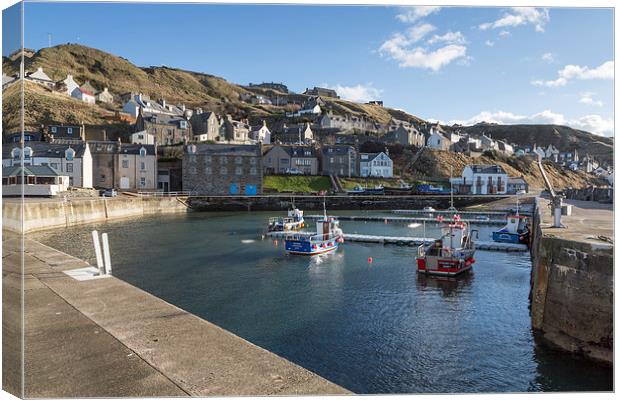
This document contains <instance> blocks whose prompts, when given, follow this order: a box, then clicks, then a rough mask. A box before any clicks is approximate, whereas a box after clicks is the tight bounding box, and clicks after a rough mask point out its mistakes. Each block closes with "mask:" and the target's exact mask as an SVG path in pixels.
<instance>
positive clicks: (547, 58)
mask: <svg viewBox="0 0 620 400" xmlns="http://www.w3.org/2000/svg"><path fill="white" fill-rule="evenodd" d="M540 58H541V59H542V60H543V61H544V62H546V63H549V64H551V63H553V62H554V61H555V57H553V54H551V53H545V54H543V55H542V56H541V57H540Z"/></svg>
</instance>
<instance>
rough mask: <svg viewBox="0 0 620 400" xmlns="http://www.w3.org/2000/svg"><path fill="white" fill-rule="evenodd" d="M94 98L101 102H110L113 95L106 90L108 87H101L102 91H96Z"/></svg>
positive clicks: (112, 99)
mask: <svg viewBox="0 0 620 400" xmlns="http://www.w3.org/2000/svg"><path fill="white" fill-rule="evenodd" d="M95 99H96V100H97V101H99V102H101V103H112V102H113V101H114V96H112V93H110V92H108V88H107V87H106V88H103V91H102V92H99V93H97V95H96V96H95Z"/></svg>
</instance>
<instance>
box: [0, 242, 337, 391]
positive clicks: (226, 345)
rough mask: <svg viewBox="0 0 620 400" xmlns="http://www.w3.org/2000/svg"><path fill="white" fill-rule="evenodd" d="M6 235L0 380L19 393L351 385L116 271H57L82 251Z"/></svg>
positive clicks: (74, 264) (75, 262)
mask: <svg viewBox="0 0 620 400" xmlns="http://www.w3.org/2000/svg"><path fill="white" fill-rule="evenodd" d="M3 236H4V238H3V291H4V294H5V296H4V297H5V298H4V299H3V300H4V301H3V334H4V340H3V362H4V368H3V389H4V390H6V391H8V392H10V393H13V394H14V395H16V396H19V397H120V396H122V397H141V396H162V397H163V396H227V395H235V396H239V395H258V396H260V395H307V394H315V395H319V394H321V395H324V394H348V393H349V392H348V391H347V390H346V389H343V388H341V387H339V386H337V385H335V384H333V383H331V382H329V381H327V380H326V379H323V378H321V377H320V376H318V375H316V374H314V373H312V372H310V371H308V370H306V369H304V368H302V367H300V366H298V365H295V364H293V363H291V362H289V361H287V360H285V359H283V358H281V357H279V356H277V355H275V354H273V353H271V352H269V351H267V350H264V349H262V348H260V347H258V346H256V345H254V344H252V343H250V342H248V341H246V340H244V339H242V338H240V337H238V336H235V335H234V334H232V333H230V332H228V331H226V330H224V329H222V328H219V327H218V326H216V325H214V324H211V323H210V322H208V321H205V320H203V319H201V318H199V317H197V316H195V315H193V314H190V313H188V312H186V311H184V310H182V309H180V308H178V307H175V306H173V305H171V304H169V303H167V302H165V301H163V300H161V299H159V298H157V297H155V296H153V295H150V294H148V293H146V292H144V291H142V290H140V289H138V288H136V287H134V286H132V285H130V284H128V283H126V282H123V281H121V280H119V279H117V278H115V277H105V278H99V279H91V280H85V281H78V280H75V279H74V278H72V277H70V276H68V275H67V274H65V273H64V272H63V271H65V270H71V269H76V268H83V267H86V266H87V264H86V263H85V262H84V261H82V260H79V259H77V258H75V257H72V256H69V255H67V254H64V253H62V252H60V251H57V250H55V249H52V248H50V247H48V246H45V245H43V244H41V243H38V242H36V241H33V240H29V239H27V238H26V239H25V247H24V250H25V251H24V252H21V251H20V242H21V236H19V235H15V234H11V233H9V232H6V231H5V232H4V235H3ZM22 258H23V261H24V270H23V274H22V269H21V261H22ZM22 291H23V311H24V314H23V317H24V318H23V321H24V325H23V326H22V325H21V315H22V314H21V312H22V308H21V305H22V303H21V300H20V299H21V298H22V297H21V294H22ZM7 300H10V301H7ZM22 330H23V333H24V343H23V348H24V351H25V353H24V358H23V360H22V359H21V343H20V339H19V338H20V336H21V332H22ZM22 361H23V372H24V375H23V381H22V375H21V371H22Z"/></svg>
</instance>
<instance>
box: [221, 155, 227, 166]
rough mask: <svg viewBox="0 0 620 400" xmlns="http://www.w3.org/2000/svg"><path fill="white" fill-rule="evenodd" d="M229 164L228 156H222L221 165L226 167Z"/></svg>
mask: <svg viewBox="0 0 620 400" xmlns="http://www.w3.org/2000/svg"><path fill="white" fill-rule="evenodd" d="M227 162H228V159H227V158H226V156H220V164H222V165H224V164H226V163H227Z"/></svg>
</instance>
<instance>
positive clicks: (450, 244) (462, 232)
mask: <svg viewBox="0 0 620 400" xmlns="http://www.w3.org/2000/svg"><path fill="white" fill-rule="evenodd" d="M438 220H439V221H440V222H442V221H443V218H440V217H438ZM474 232H476V234H477V231H475V230H474V231H472V232H471V233H472V234H473V233H474ZM472 234H470V232H469V225H468V224H467V223H466V222H463V221H461V218H460V216H458V215H455V216H454V218H453V220H452V221H450V222H449V223H447V224H445V225H444V226H443V227H442V236H441V237H440V238H439V239H437V240H434V241H433V242H432V243H430V244H423V245H421V246H420V247H418V256H417V257H416V262H417V268H418V272H420V273H425V274H431V275H443V276H454V275H458V274H460V273H462V272H465V271H468V270H470V269H471V267H472V265H473V264H474V262H475V261H476V260H474V253H475V252H476V248H475V245H474V241H473V239H472Z"/></svg>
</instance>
